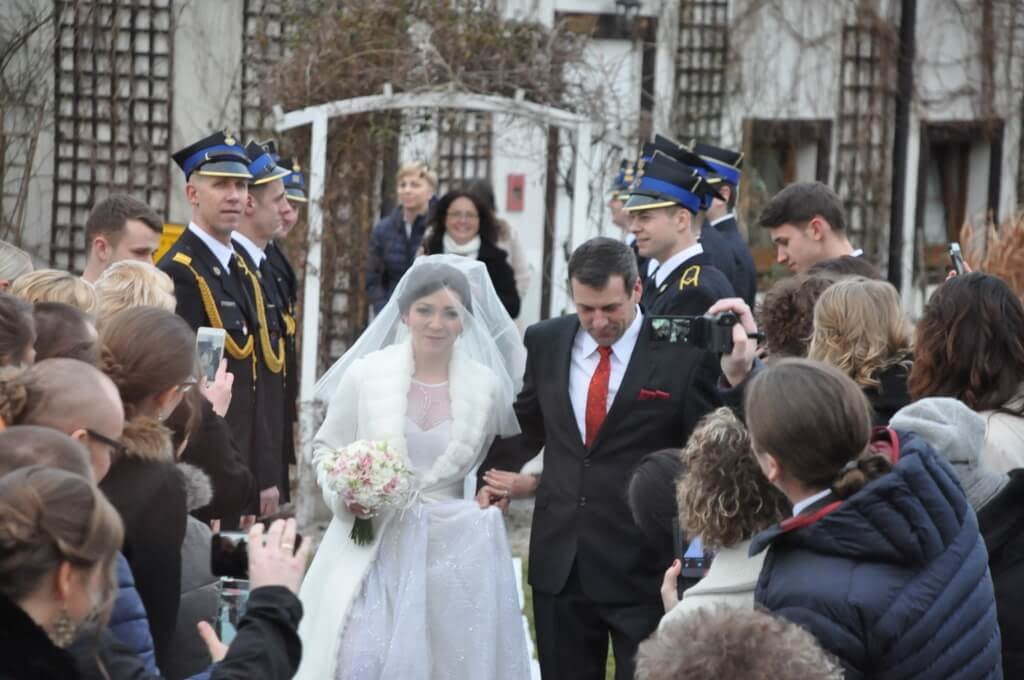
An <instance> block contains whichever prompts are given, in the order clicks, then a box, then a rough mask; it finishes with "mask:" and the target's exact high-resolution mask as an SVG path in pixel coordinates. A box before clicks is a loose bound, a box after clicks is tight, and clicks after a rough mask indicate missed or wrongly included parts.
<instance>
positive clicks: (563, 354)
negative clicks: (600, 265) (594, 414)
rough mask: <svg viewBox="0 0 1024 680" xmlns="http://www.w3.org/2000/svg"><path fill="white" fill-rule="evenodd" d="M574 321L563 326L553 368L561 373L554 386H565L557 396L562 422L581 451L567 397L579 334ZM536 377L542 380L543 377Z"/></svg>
mask: <svg viewBox="0 0 1024 680" xmlns="http://www.w3.org/2000/svg"><path fill="white" fill-rule="evenodd" d="M574 321H575V323H567V324H565V327H566V329H565V331H564V332H563V334H562V335H561V337H559V338H558V345H557V346H556V347H555V351H554V357H555V366H557V367H558V369H557V370H560V371H561V376H560V377H561V381H559V382H558V383H556V384H558V385H564V386H565V392H564V393H563V394H561V395H559V396H560V397H561V399H560V401H561V402H562V409H563V410H562V420H563V421H564V422H565V423H566V427H567V428H568V430H569V431H571V432H572V433H573V441H576V442H579V445H580V448H581V449H582V448H583V437H581V436H580V428H579V426H577V425H576V412H575V411H573V410H572V399H571V398H570V396H569V376H570V374H571V372H572V346H573V344H575V342H576V333H577V332H579V328H580V322H579V319H578V318H575V317H574ZM537 377H538V378H543V375H541V376H537ZM538 387H539V385H538Z"/></svg>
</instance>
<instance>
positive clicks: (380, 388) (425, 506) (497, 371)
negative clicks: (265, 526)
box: [295, 255, 530, 680]
mask: <svg viewBox="0 0 1024 680" xmlns="http://www.w3.org/2000/svg"><path fill="white" fill-rule="evenodd" d="M524 363H525V350H524V349H523V347H522V343H521V342H520V340H519V335H518V332H517V330H516V327H515V324H514V323H513V321H512V320H511V319H510V318H509V316H508V314H507V313H505V311H504V308H503V307H502V305H501V302H500V301H499V299H498V296H497V294H496V293H495V291H494V288H493V286H492V285H491V281H490V278H489V276H488V274H487V269H486V267H485V266H484V265H483V264H481V263H480V262H477V261H476V260H469V259H467V258H462V257H458V256H452V255H435V256H431V257H424V258H419V259H417V260H416V261H415V263H414V264H413V266H412V268H411V269H409V271H408V272H407V273H406V275H405V276H404V277H403V278H402V280H401V281H400V282H399V284H398V287H397V288H396V289H395V292H394V295H393V296H392V297H391V301H390V302H389V303H388V304H387V306H386V307H385V308H384V309H383V310H381V313H380V314H379V315H378V316H377V318H376V319H375V320H374V321H373V323H372V324H371V325H370V327H369V328H367V330H366V332H365V333H364V334H363V335H362V337H360V339H359V340H358V342H356V344H355V345H354V346H353V347H352V348H351V349H349V351H348V352H346V353H345V356H343V357H342V358H341V359H340V360H339V361H338V363H337V364H336V365H335V366H334V367H333V368H332V369H331V370H330V371H329V372H328V374H327V375H326V376H324V378H323V379H322V380H321V381H320V383H319V384H318V385H317V397H318V398H320V399H325V400H328V402H329V403H328V408H327V417H326V419H325V420H324V423H323V425H322V426H321V428H320V430H319V432H317V435H316V439H315V441H314V444H313V464H314V467H315V468H316V470H317V481H318V483H319V484H320V487H321V489H323V494H324V500H325V501H326V502H327V505H328V507H329V508H331V509H332V511H333V512H334V518H333V520H332V521H331V524H330V526H329V527H328V529H327V533H326V535H325V536H324V540H323V542H322V543H321V545H320V547H319V549H318V550H317V553H316V557H315V559H314V560H313V563H312V565H311V566H310V569H309V572H308V574H307V575H306V579H305V582H304V583H303V585H302V591H301V593H300V598H301V599H302V606H303V609H304V612H305V613H304V616H303V618H302V623H301V625H300V627H299V634H300V636H301V638H302V647H303V654H302V665H301V666H300V668H299V672H298V675H296V676H295V677H297V678H302V679H308V680H313V679H315V680H325V679H332V678H333V679H335V680H342V679H344V680H364V679H385V678H403V680H408V679H422V680H428V679H435V678H452V679H465V680H469V679H471V678H472V679H474V680H478V679H494V680H522V679H525V678H529V677H530V673H529V658H528V656H527V652H526V637H525V631H524V627H523V623H522V618H521V614H520V608H519V600H518V594H517V593H518V591H517V587H516V583H515V575H514V571H513V568H512V561H511V553H510V551H509V547H508V541H507V538H506V536H505V525H504V520H503V519H502V517H501V513H500V512H499V511H498V510H497V509H495V508H490V509H481V508H480V507H479V506H478V505H477V504H476V502H475V501H472V500H463V498H464V497H465V492H464V488H463V487H464V480H466V478H467V476H468V475H471V474H472V473H473V472H474V470H475V468H476V466H477V465H479V463H480V460H481V459H482V457H483V456H484V454H485V453H486V451H487V448H488V447H489V446H490V443H491V441H492V440H493V438H494V436H495V435H509V434H514V433H515V432H517V431H518V425H517V423H516V419H515V414H514V412H513V410H512V402H513V399H514V397H515V395H516V393H517V392H518V386H519V385H518V382H519V381H520V380H521V376H522V373H523V367H524ZM358 440H375V441H380V440H387V441H388V443H389V444H390V445H391V446H392V447H393V448H394V449H395V450H396V451H399V452H402V453H403V454H404V455H405V456H406V457H407V462H408V464H409V466H410V468H411V469H413V470H415V472H416V488H417V490H418V493H417V494H416V495H415V497H414V500H413V501H412V502H411V503H410V504H409V505H408V507H406V508H404V509H402V510H396V511H390V512H389V511H385V512H382V513H381V514H380V515H378V516H377V517H375V518H373V525H374V541H373V543H372V544H370V545H365V546H363V545H357V544H356V543H354V542H353V541H352V540H351V539H350V538H349V531H350V530H351V528H352V523H353V521H354V519H355V517H356V516H357V514H355V513H359V512H361V511H362V509H361V508H359V507H358V506H355V507H346V505H345V503H344V501H343V500H341V499H340V498H339V497H338V495H337V494H335V493H333V492H331V491H330V490H328V489H327V487H326V485H325V483H324V481H325V480H324V477H323V474H322V473H321V471H320V469H319V467H320V466H319V461H320V460H321V459H322V457H323V456H324V455H325V454H326V453H328V452H329V451H330V450H332V449H338V448H340V447H342V446H345V445H347V444H351V443H352V442H355V441H358ZM469 498H470V499H471V498H472V490H470V494H469Z"/></svg>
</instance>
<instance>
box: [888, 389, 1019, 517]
mask: <svg viewBox="0 0 1024 680" xmlns="http://www.w3.org/2000/svg"><path fill="white" fill-rule="evenodd" d="M889 426H890V427H892V428H894V429H896V430H899V431H900V432H916V433H917V434H919V435H920V436H921V437H922V438H923V439H924V440H925V441H926V442H928V443H929V444H931V445H932V448H933V449H935V452H936V453H938V454H939V455H940V456H942V457H943V458H945V459H946V460H947V461H948V462H949V463H950V464H951V465H952V466H953V471H954V472H956V476H957V479H959V481H960V486H962V487H963V489H964V493H966V494H967V500H968V501H969V502H970V504H971V507H973V508H974V510H975V512H977V511H978V510H980V509H981V508H982V506H984V505H985V504H986V503H988V502H989V501H990V500H992V499H993V498H995V496H996V494H998V493H999V492H1000V491H1001V490H1002V488H1003V487H1004V486H1006V484H1007V483H1008V482H1009V481H1010V478H1009V477H1008V476H1007V475H1006V474H1005V473H1001V472H996V471H994V470H991V469H989V468H986V467H984V465H983V464H982V462H981V450H982V449H983V448H984V447H985V419H984V418H982V417H981V416H979V415H978V414H977V413H975V412H974V411H972V410H971V409H969V408H967V406H965V405H964V404H963V403H962V402H960V401H958V400H956V399H950V398H948V397H930V398H928V399H921V400H920V401H915V402H914V403H912V404H910V405H909V406H904V407H903V408H902V409H900V410H899V411H897V413H896V415H894V416H893V417H892V420H890V421H889Z"/></svg>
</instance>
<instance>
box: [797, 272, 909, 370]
mask: <svg viewBox="0 0 1024 680" xmlns="http://www.w3.org/2000/svg"><path fill="white" fill-rule="evenodd" d="M911 346H912V331H911V327H910V322H909V321H908V320H907V317H906V316H905V315H904V314H903V309H902V308H901V307H900V295H899V293H898V292H897V291H896V288H894V287H893V285H892V284H891V283H888V282H886V281H873V280H871V279H866V278H864V277H861V276H856V277H852V278H848V279H843V280H841V281H838V282H837V283H834V284H832V285H831V286H829V287H828V288H826V289H825V292H824V293H822V294H821V297H820V298H818V302H817V304H815V306H814V331H813V333H812V334H811V344H810V346H809V347H808V350H807V357H808V358H809V359H816V360H818V361H823V362H825V363H827V364H831V365H833V366H835V367H836V368H838V369H839V370H841V371H842V372H844V373H845V374H846V375H848V376H850V377H851V378H853V379H854V381H856V383H857V384H858V385H860V386H861V387H877V386H878V384H879V382H878V378H877V376H878V373H879V372H880V371H883V370H884V369H886V368H888V367H890V366H893V365H895V364H900V363H904V362H907V361H908V360H909V357H910V351H911Z"/></svg>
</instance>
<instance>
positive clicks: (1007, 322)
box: [910, 272, 1024, 472]
mask: <svg viewBox="0 0 1024 680" xmlns="http://www.w3.org/2000/svg"><path fill="white" fill-rule="evenodd" d="M917 338H918V341H917V347H916V350H915V355H916V358H915V360H914V367H913V369H912V370H911V372H910V394H911V396H912V397H913V398H914V399H915V400H916V399H922V398H924V397H953V398H955V399H959V400H960V401H962V402H963V403H965V404H967V406H969V407H970V408H971V409H973V410H974V411H977V412H978V413H979V414H981V416H982V417H983V418H985V423H986V428H985V446H984V449H983V450H982V452H981V460H982V463H983V464H984V465H985V466H987V467H989V468H991V469H993V470H996V471H998V472H1009V471H1010V470H1013V469H1014V468H1020V467H1024V387H1022V385H1024V305H1022V304H1021V301H1020V300H1019V299H1018V298H1017V296H1016V295H1015V294H1014V293H1013V291H1012V290H1010V287H1009V286H1007V285H1006V283H1004V282H1003V281H1002V279H999V278H997V277H995V276H992V275H990V274H983V273H981V272H975V273H971V274H964V275H962V276H955V277H953V278H952V279H950V280H949V281H946V282H945V283H943V284H942V285H941V286H939V287H938V288H937V289H936V291H935V292H934V293H933V294H932V297H931V299H930V300H928V304H926V305H925V308H924V314H923V315H922V316H921V320H920V321H919V322H918V324H917Z"/></svg>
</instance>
